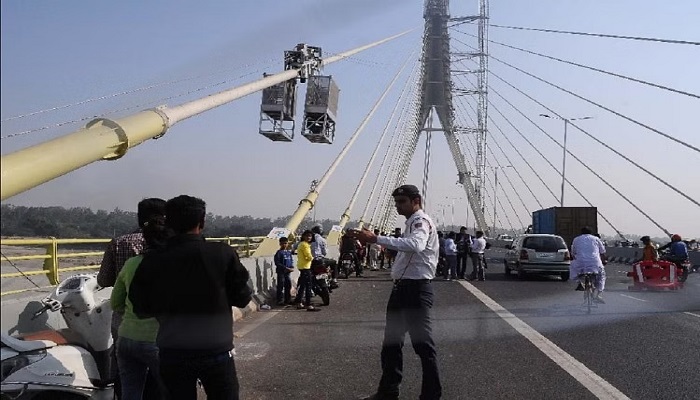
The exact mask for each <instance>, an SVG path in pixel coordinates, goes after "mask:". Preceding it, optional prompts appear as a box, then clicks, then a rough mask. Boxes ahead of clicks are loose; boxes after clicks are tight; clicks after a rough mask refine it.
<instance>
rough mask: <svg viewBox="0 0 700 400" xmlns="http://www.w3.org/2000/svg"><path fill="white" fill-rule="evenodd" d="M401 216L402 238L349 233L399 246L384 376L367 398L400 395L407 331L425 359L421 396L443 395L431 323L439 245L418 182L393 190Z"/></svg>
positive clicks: (383, 360) (383, 355)
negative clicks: (404, 219)
mask: <svg viewBox="0 0 700 400" xmlns="http://www.w3.org/2000/svg"><path fill="white" fill-rule="evenodd" d="M392 196H393V197H394V202H395V204H396V211H397V212H398V213H399V215H403V216H404V217H406V228H405V230H404V234H403V237H390V236H377V235H375V234H374V233H373V232H372V231H370V230H367V229H363V230H362V231H357V230H355V231H350V232H349V234H351V235H354V236H355V237H356V238H358V239H359V240H360V241H361V242H363V243H378V244H380V245H382V246H384V247H386V248H387V249H391V250H396V251H397V255H396V259H395V261H394V264H393V265H392V268H391V277H392V279H393V281H394V285H393V289H392V291H391V295H390V296H389V303H388V304H387V308H386V327H385V330H384V342H383V344H382V353H381V363H382V378H381V380H380V382H379V388H378V390H377V392H376V393H375V394H374V395H372V396H370V397H367V398H366V399H368V400H386V399H391V400H394V399H398V398H399V385H400V384H401V378H402V374H403V352H402V348H403V343H404V338H405V336H406V332H408V334H409V335H410V337H411V343H412V345H413V350H414V351H415V352H416V354H418V356H419V357H420V359H421V364H422V370H423V381H422V386H421V395H420V399H422V400H427V399H439V398H440V396H441V395H442V387H441V385H440V377H439V374H438V367H437V354H436V350H435V342H434V341H433V327H432V321H431V314H432V311H431V309H432V306H433V287H432V285H431V281H432V279H433V278H434V277H435V269H436V267H437V262H438V252H439V247H440V246H439V243H438V236H437V231H436V229H435V224H434V223H433V220H432V219H431V218H430V217H429V216H428V215H427V214H426V213H425V212H424V211H423V210H422V198H421V195H420V192H419V191H418V188H417V187H415V186H414V185H403V186H400V187H398V188H397V189H396V190H394V192H393V193H392Z"/></svg>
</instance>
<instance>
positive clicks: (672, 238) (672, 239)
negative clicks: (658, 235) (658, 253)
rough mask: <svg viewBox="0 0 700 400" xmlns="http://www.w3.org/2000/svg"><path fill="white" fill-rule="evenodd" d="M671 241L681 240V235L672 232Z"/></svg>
mask: <svg viewBox="0 0 700 400" xmlns="http://www.w3.org/2000/svg"><path fill="white" fill-rule="evenodd" d="M671 241H672V242H680V241H681V235H679V234H677V233H674V234H673V236H671Z"/></svg>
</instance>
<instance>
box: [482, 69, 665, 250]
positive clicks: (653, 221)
mask: <svg viewBox="0 0 700 400" xmlns="http://www.w3.org/2000/svg"><path fill="white" fill-rule="evenodd" d="M491 74H493V72H491ZM493 75H494V76H496V75H495V74H493ZM496 77H497V78H499V77H498V76H496ZM499 79H500V78H499ZM501 80H502V79H501ZM504 82H505V81H504ZM505 83H506V84H508V83H507V82H505ZM512 87H513V88H514V89H516V90H518V91H520V90H519V89H517V88H515V87H514V86H512ZM492 89H493V88H492ZM521 93H522V94H523V95H525V96H526V97H528V98H530V99H531V100H533V101H536V100H534V99H533V98H532V97H530V96H529V95H527V94H525V93H524V92H521ZM499 97H501V98H502V99H505V98H504V97H503V96H500V95H499ZM506 102H507V101H506ZM537 103H538V104H540V105H541V106H542V107H544V108H545V109H547V110H548V111H549V112H551V113H552V114H555V115H557V116H559V114H557V113H556V112H555V111H554V110H552V109H551V108H549V107H547V106H545V105H543V104H541V103H539V102H537ZM511 106H512V105H511ZM513 107H514V106H513ZM516 110H517V109H516ZM518 111H519V110H518ZM519 112H520V111H519ZM520 114H521V115H522V116H524V117H525V118H526V119H527V120H528V121H530V122H531V123H532V124H534V125H535V126H536V127H537V128H538V129H539V130H540V131H541V132H542V133H544V134H545V135H546V136H547V137H548V138H549V139H551V140H552V141H554V143H556V144H557V145H559V146H560V147H562V148H563V146H562V145H561V144H560V143H559V142H558V141H557V140H556V139H555V138H554V137H552V136H551V135H550V134H549V133H547V131H545V130H544V129H542V128H541V127H540V126H539V125H538V124H537V123H535V122H534V121H533V120H532V119H530V118H528V117H527V116H526V115H525V114H524V113H522V112H520ZM572 125H573V124H572ZM566 153H567V154H569V155H570V156H571V157H573V158H574V159H575V160H576V161H578V162H579V163H580V164H581V165H583V166H584V167H585V168H586V169H587V170H588V171H589V172H590V173H592V174H593V175H594V176H595V177H596V178H598V179H600V180H601V181H602V182H603V183H605V184H606V185H607V186H608V187H609V188H610V189H611V190H612V191H614V192H615V193H617V195H619V196H620V197H622V198H623V199H624V200H625V201H626V202H627V203H629V204H630V205H631V206H632V207H634V209H635V210H637V211H639V213H641V214H642V215H643V216H645V217H646V218H647V219H648V220H649V221H651V222H652V223H653V224H654V225H656V227H658V228H659V229H661V230H662V231H663V232H664V233H666V234H667V235H669V236H670V232H669V231H668V230H667V229H666V228H664V227H663V226H661V225H660V224H659V223H658V222H656V220H654V219H653V218H652V217H651V216H649V214H647V213H646V212H644V211H643V210H642V209H641V208H639V206H637V205H636V204H634V202H632V200H630V199H629V198H627V196H625V195H624V194H622V192H620V191H619V190H617V189H616V188H615V187H614V186H613V185H612V184H611V183H610V182H608V181H607V180H606V179H605V178H603V177H602V176H600V174H598V173H597V172H595V171H594V170H593V169H592V168H591V167H589V166H588V165H587V164H586V163H585V162H584V161H583V160H581V159H580V158H578V157H577V156H576V155H574V154H573V153H572V152H571V151H569V150H568V149H567V151H566ZM569 183H570V182H569ZM572 187H573V185H572ZM606 222H607V221H606ZM611 226H612V225H611ZM618 233H619V232H618ZM620 235H621V234H620Z"/></svg>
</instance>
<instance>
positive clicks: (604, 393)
mask: <svg viewBox="0 0 700 400" xmlns="http://www.w3.org/2000/svg"><path fill="white" fill-rule="evenodd" d="M459 283H460V284H461V285H462V286H463V287H464V288H465V289H467V290H468V291H469V292H470V293H471V294H473V295H474V296H475V297H476V298H477V299H479V300H480V301H481V302H482V303H484V304H485V305H486V306H487V307H488V308H490V309H491V311H493V312H495V313H496V314H497V315H498V316H499V317H501V318H502V319H503V320H504V321H506V322H507V323H508V325H510V326H511V327H513V329H515V330H516V331H517V332H518V333H520V334H521V335H523V336H524V337H525V338H526V339H527V340H529V341H530V343H532V344H534V345H535V347H537V348H538V349H539V350H540V351H541V352H542V353H544V354H545V355H546V356H547V357H549V359H551V360H552V361H554V362H555V363H556V364H557V365H559V366H560V367H561V368H562V369H563V370H564V371H566V372H567V373H569V375H571V376H572V377H573V378H574V379H576V380H577V381H578V382H579V383H580V384H581V385H583V386H584V387H585V388H586V389H588V390H589V391H590V392H591V393H593V395H594V396H596V397H597V398H599V399H605V400H608V399H616V400H622V399H628V400H629V397H627V396H626V395H625V394H624V393H622V392H621V391H619V390H618V389H617V388H615V387H614V386H613V385H611V384H610V383H608V381H606V380H605V379H603V378H602V377H600V376H598V375H597V374H596V373H595V372H593V371H592V370H590V369H589V368H588V367H586V366H585V365H583V363H581V362H580V361H578V360H577V359H575V358H574V357H572V356H571V355H569V354H568V353H567V352H565V351H564V350H562V349H561V348H560V347H559V346H557V345H556V344H554V343H553V342H552V341H551V340H549V339H547V338H546V337H544V336H543V335H542V334H540V333H539V332H537V331H536V330H535V329H533V328H532V327H531V326H530V325H528V324H526V323H525V322H524V321H523V320H521V319H520V318H518V317H516V316H515V315H513V314H512V313H510V312H509V311H508V310H506V309H505V308H503V307H502V306H501V305H500V304H498V303H496V302H495V301H494V300H493V299H492V298H490V297H489V296H487V295H486V294H485V293H484V292H482V291H481V290H479V289H477V288H476V287H475V286H474V285H472V284H471V283H469V282H459Z"/></svg>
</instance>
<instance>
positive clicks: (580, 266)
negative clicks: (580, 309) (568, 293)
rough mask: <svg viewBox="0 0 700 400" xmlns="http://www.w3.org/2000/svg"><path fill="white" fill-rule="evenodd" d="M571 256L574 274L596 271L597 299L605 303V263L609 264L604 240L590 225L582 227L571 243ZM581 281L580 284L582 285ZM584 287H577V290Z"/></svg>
mask: <svg viewBox="0 0 700 400" xmlns="http://www.w3.org/2000/svg"><path fill="white" fill-rule="evenodd" d="M571 258H572V267H571V268H572V271H571V272H573V273H574V275H573V276H579V275H580V274H586V273H594V274H596V279H595V287H596V290H597V293H596V297H595V299H596V301H597V302H599V303H604V301H603V291H604V290H605V266H604V265H605V264H607V260H608V259H607V256H606V255H605V246H604V245H603V241H602V240H600V238H598V237H597V236H596V235H593V230H592V229H591V228H589V227H587V226H586V227H583V228H581V235H579V236H576V237H575V238H574V241H573V242H572V243H571ZM580 285H581V284H580V282H579V286H580ZM582 289H583V288H582V287H581V288H579V287H577V288H576V290H582Z"/></svg>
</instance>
